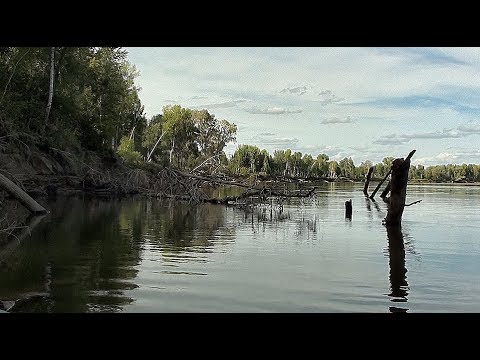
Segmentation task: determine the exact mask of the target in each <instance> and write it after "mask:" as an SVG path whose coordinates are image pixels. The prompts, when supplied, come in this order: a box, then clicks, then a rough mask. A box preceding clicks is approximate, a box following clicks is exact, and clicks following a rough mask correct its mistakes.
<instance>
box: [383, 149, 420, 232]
mask: <svg viewBox="0 0 480 360" xmlns="http://www.w3.org/2000/svg"><path fill="white" fill-rule="evenodd" d="M415 151H416V150H413V151H411V152H410V154H408V156H407V158H406V159H405V160H404V159H403V158H398V159H395V160H394V161H393V163H392V169H391V172H392V179H391V180H390V183H391V189H390V200H389V202H388V211H387V216H386V217H385V224H386V225H400V224H401V222H402V214H403V209H404V207H405V198H406V196H407V182H408V171H409V169H410V158H411V157H412V156H413V154H414V153H415Z"/></svg>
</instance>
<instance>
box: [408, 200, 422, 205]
mask: <svg viewBox="0 0 480 360" xmlns="http://www.w3.org/2000/svg"><path fill="white" fill-rule="evenodd" d="M421 201H422V200H417V201H414V202H412V203H410V204H405V206H410V205H415V204H418V203H419V202H421Z"/></svg>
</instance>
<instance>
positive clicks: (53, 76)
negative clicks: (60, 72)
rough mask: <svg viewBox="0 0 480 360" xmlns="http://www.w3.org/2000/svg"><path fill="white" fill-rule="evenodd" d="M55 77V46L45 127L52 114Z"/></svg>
mask: <svg viewBox="0 0 480 360" xmlns="http://www.w3.org/2000/svg"><path fill="white" fill-rule="evenodd" d="M54 78H55V48H54V47H52V51H51V63H50V89H49V91H48V102H47V114H46V116H45V125H44V127H43V128H44V129H45V127H46V125H47V123H48V118H49V116H50V109H51V108H52V100H53V80H54Z"/></svg>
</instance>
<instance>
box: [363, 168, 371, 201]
mask: <svg viewBox="0 0 480 360" xmlns="http://www.w3.org/2000/svg"><path fill="white" fill-rule="evenodd" d="M372 173H373V166H370V169H368V173H367V179H366V180H365V186H364V187H363V193H364V194H365V196H368V184H370V179H371V177H372Z"/></svg>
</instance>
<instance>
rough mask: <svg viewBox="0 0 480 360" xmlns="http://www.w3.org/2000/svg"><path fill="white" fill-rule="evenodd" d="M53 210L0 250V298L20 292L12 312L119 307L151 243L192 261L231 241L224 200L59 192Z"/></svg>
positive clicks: (11, 297)
mask: <svg viewBox="0 0 480 360" xmlns="http://www.w3.org/2000/svg"><path fill="white" fill-rule="evenodd" d="M50 209H52V210H53V211H52V214H49V215H48V216H46V217H45V218H44V219H43V220H42V222H41V223H40V224H39V225H38V226H37V228H36V229H35V231H34V232H33V233H32V236H31V237H28V238H26V239H25V241H24V242H22V243H20V244H19V245H18V246H17V247H16V248H15V249H14V251H11V252H9V254H8V255H7V256H4V257H0V260H2V261H1V263H0V270H2V271H0V300H17V299H22V300H21V301H17V302H16V305H15V306H14V308H13V309H12V311H20V312H28V311H32V312H34V311H41V312H88V311H109V312H112V311H121V310H122V308H123V306H125V305H126V304H129V303H131V302H132V301H133V299H131V298H130V297H128V295H126V294H125V291H127V290H131V289H134V288H136V287H137V285H136V284H135V283H134V279H135V277H136V276H137V272H138V270H137V269H136V266H137V265H138V264H140V262H141V260H142V254H141V251H142V249H145V245H146V244H150V245H154V246H153V247H150V248H149V249H150V251H158V252H159V253H160V254H161V255H162V256H165V259H167V261H169V259H170V258H169V254H175V256H178V255H179V254H180V253H185V254H186V255H185V260H186V261H187V260H188V261H191V260H193V259H199V258H198V256H199V253H204V252H211V251H212V249H211V248H212V246H213V245H214V244H216V243H220V244H225V243H227V242H231V241H233V240H234V231H235V230H234V225H233V224H232V227H230V228H229V227H226V226H225V212H226V211H227V210H226V208H225V207H223V206H217V205H201V206H192V205H190V204H187V203H180V202H172V201H158V200H149V201H143V200H142V201H139V200H137V199H123V200H120V201H114V200H111V199H109V200H105V201H102V200H97V199H92V200H88V201H87V200H81V199H58V201H57V202H56V203H54V204H51V206H50ZM228 211H231V209H228ZM193 248H194V249H193ZM192 251H194V252H195V253H197V254H196V255H195V256H192V255H191V252H192ZM189 252H190V254H187V253H189ZM200 260H203V259H200ZM3 270H8V271H3Z"/></svg>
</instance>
